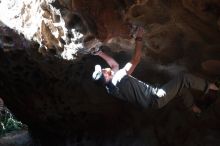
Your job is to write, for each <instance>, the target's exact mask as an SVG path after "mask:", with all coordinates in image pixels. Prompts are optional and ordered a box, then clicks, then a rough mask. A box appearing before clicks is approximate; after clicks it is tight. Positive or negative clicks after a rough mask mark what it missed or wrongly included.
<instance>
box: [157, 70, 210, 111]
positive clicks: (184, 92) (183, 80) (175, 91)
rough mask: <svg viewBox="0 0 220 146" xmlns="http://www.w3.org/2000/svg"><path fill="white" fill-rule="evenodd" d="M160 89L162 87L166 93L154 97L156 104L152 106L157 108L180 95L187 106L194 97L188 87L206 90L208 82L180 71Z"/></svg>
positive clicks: (191, 102)
mask: <svg viewBox="0 0 220 146" xmlns="http://www.w3.org/2000/svg"><path fill="white" fill-rule="evenodd" d="M160 89H163V90H164V91H165V92H166V94H165V96H163V97H160V98H157V99H156V105H154V106H156V107H157V108H162V107H164V106H165V105H166V104H167V103H168V102H170V101H171V100H172V99H173V98H174V97H176V96H181V97H182V98H183V102H184V103H183V104H184V105H185V106H186V107H187V108H189V107H191V106H192V105H193V103H194V98H193V96H192V94H191V92H190V91H189V89H195V90H199V91H203V92H207V90H208V82H207V81H206V80H204V79H201V78H199V77H195V76H193V75H191V74H186V73H182V74H179V75H178V76H176V77H175V78H174V79H172V80H171V81H169V82H168V83H166V84H164V85H163V86H162V87H161V88H160Z"/></svg>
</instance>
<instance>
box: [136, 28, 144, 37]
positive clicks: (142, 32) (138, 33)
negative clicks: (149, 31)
mask: <svg viewBox="0 0 220 146" xmlns="http://www.w3.org/2000/svg"><path fill="white" fill-rule="evenodd" d="M144 32H145V31H144V28H143V27H140V26H139V27H138V29H137V34H136V38H137V37H140V38H142V37H143V34H144Z"/></svg>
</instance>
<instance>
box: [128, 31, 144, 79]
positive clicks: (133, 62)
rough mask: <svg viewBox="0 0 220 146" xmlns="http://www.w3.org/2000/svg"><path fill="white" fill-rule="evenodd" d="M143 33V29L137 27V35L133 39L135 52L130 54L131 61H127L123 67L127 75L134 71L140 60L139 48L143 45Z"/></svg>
mask: <svg viewBox="0 0 220 146" xmlns="http://www.w3.org/2000/svg"><path fill="white" fill-rule="evenodd" d="M143 34H144V29H143V28H142V27H139V28H138V30H137V35H136V39H135V52H134V54H133V56H132V59H131V61H130V62H128V63H127V64H126V65H125V67H124V68H125V70H126V71H127V74H128V75H130V74H132V72H133V71H134V69H135V68H136V66H137V65H138V63H139V62H140V59H141V49H142V47H143V43H142V37H143Z"/></svg>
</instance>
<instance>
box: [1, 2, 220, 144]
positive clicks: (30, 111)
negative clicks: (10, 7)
mask: <svg viewBox="0 0 220 146" xmlns="http://www.w3.org/2000/svg"><path fill="white" fill-rule="evenodd" d="M0 4H1V3H0ZM50 4H51V5H50V6H54V8H53V9H55V8H56V9H60V16H61V17H60V19H63V20H64V21H65V28H66V29H67V32H68V31H71V29H73V28H74V29H76V30H77V31H78V32H79V33H81V34H83V35H87V34H93V35H95V36H96V37H97V38H98V39H100V40H101V41H103V42H104V43H105V45H106V46H105V47H104V51H106V52H108V53H109V54H110V55H112V56H114V57H115V58H116V60H117V61H118V62H119V63H120V65H121V66H122V65H124V64H125V63H126V61H128V60H129V58H130V57H131V53H132V50H133V45H134V44H133V43H134V42H133V39H132V38H131V32H132V31H133V28H134V26H136V25H141V26H143V27H144V28H145V30H146V33H145V36H144V43H145V46H144V48H143V56H142V60H141V63H140V65H139V66H138V67H137V69H136V71H135V72H134V76H135V77H137V78H139V79H141V80H143V81H146V82H149V83H152V84H158V83H164V82H166V81H167V80H168V79H170V78H172V77H173V76H174V75H175V74H177V73H179V72H181V71H189V72H191V73H194V74H196V75H199V76H202V77H205V78H207V79H215V78H216V77H217V76H219V61H220V53H219V52H220V50H219V46H220V44H219V38H220V37H219V34H220V33H219V16H220V13H219V12H220V10H219V5H220V4H219V2H218V1H217V0H212V1H208V0H207V1H206V0H204V1H198V2H197V1H190V0H182V1H177V0H145V1H144V0H139V1H133V0H112V1H108V0H104V1H101V2H100V1H98V0H93V1H86V0H82V1H76V0H65V1H62V0H57V1H53V2H51V3H50ZM42 9H43V10H44V12H45V13H42V14H44V16H45V17H47V18H52V16H54V15H49V14H47V13H46V12H47V10H48V9H47V7H43V8H42ZM49 12H50V11H48V13H49ZM53 18H54V20H57V19H58V16H57V17H55V16H54V17H53ZM55 18H56V19H55ZM40 24H41V25H40V26H41V27H39V28H40V30H41V32H42V34H41V35H39V36H40V39H39V40H41V41H42V42H41V44H40V45H39V44H37V43H36V42H33V41H30V40H27V39H26V38H25V35H24V36H23V35H22V34H20V35H19V34H17V33H16V32H17V30H16V31H13V30H11V29H9V28H8V27H6V26H3V25H1V29H0V31H1V53H0V77H1V80H0V88H1V90H0V96H1V97H2V98H3V99H4V101H5V103H6V105H7V106H8V107H9V108H10V109H11V110H12V111H13V113H14V114H15V115H16V117H17V118H18V119H19V120H22V121H23V122H24V123H26V124H27V125H28V126H29V127H30V129H31V131H32V132H33V135H34V136H36V137H39V138H40V139H41V140H42V143H44V144H45V145H54V144H57V145H59V144H60V145H75V144H84V145H140V146H141V145H151V146H157V145H161V146H163V145H164V146H165V145H178V146H181V145H210V146H213V145H218V144H219V135H220V131H219V129H220V127H219V124H218V123H219V120H220V118H219V116H220V113H219V112H220V109H219V107H220V106H219V105H220V103H219V99H217V101H216V102H215V103H214V104H212V105H211V106H209V108H208V109H206V110H205V111H204V113H203V115H202V116H201V117H200V118H197V117H195V115H193V114H192V113H191V112H189V111H188V110H187V109H185V108H184V107H182V106H181V99H180V98H177V99H176V100H174V101H173V102H172V103H170V104H169V105H168V106H166V107H165V108H163V109H161V110H152V109H149V110H142V109H139V108H137V107H135V106H134V105H131V104H129V103H124V102H122V101H120V100H118V99H115V98H114V97H111V96H109V95H107V94H106V91H105V89H104V88H102V87H98V86H96V85H95V84H94V83H93V82H92V80H91V74H92V71H93V69H94V65H95V64H97V63H99V64H101V65H103V66H107V64H106V63H105V62H104V61H103V60H101V59H100V58H98V57H96V56H92V55H90V54H88V53H85V54H81V55H80V56H77V54H74V53H73V55H75V56H74V57H75V58H76V59H75V60H71V61H68V60H64V59H62V58H61V57H60V54H61V53H60V52H62V50H65V49H68V48H65V47H63V46H59V49H60V50H58V51H57V50H56V49H57V47H55V46H56V44H59V43H58V41H61V40H59V39H58V38H56V37H55V36H52V35H47V34H48V32H50V31H51V29H52V27H49V26H48V24H47V23H45V21H44V22H43V21H42V23H40ZM60 32H62V31H60ZM36 33H37V32H36ZM49 34H52V33H49ZM64 34H65V33H64ZM72 34H74V33H69V34H68V33H66V36H67V38H69V40H71V38H72V39H73V38H74V37H73V36H71V35H72ZM69 35H70V36H69ZM41 37H42V38H44V39H42V38H41ZM45 40H46V41H45ZM78 41H79V42H80V38H79V40H78ZM63 42H64V44H65V43H67V44H71V41H69V43H68V39H66V40H65V39H64V40H63ZM42 44H43V45H44V46H47V47H48V45H49V44H51V47H48V48H50V49H51V50H55V51H52V53H44V52H43V53H42V51H40V52H41V53H39V47H42V46H41V45H42ZM47 44H48V45H47ZM54 45H55V46H54ZM49 46H50V45H49ZM64 46H65V45H64ZM107 46H110V47H111V48H109V47H107ZM82 49H85V48H82ZM40 50H41V49H40ZM79 50H80V49H79ZM194 95H195V98H196V101H198V102H199V101H200V96H201V95H200V94H199V93H196V92H195V93H194Z"/></svg>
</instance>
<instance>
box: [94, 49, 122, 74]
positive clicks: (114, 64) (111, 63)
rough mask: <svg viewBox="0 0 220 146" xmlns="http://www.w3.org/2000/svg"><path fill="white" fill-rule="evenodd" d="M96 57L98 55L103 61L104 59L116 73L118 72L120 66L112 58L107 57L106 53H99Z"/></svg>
mask: <svg viewBox="0 0 220 146" xmlns="http://www.w3.org/2000/svg"><path fill="white" fill-rule="evenodd" d="M95 55H98V56H100V57H101V58H102V59H104V60H105V61H106V62H107V63H108V65H109V66H110V67H111V69H112V70H113V71H114V72H116V71H118V69H119V65H118V63H117V62H116V61H115V59H113V58H112V57H111V56H109V55H107V54H106V53H104V52H102V51H99V52H97V53H96V54H95Z"/></svg>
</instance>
